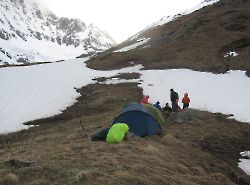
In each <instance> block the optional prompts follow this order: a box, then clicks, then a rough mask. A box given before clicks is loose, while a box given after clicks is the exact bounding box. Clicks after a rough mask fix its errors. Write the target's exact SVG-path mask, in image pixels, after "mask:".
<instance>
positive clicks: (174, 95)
mask: <svg viewBox="0 0 250 185" xmlns="http://www.w3.org/2000/svg"><path fill="white" fill-rule="evenodd" d="M170 100H171V102H172V111H173V112H177V111H178V110H179V105H178V101H179V95H178V93H177V92H175V91H174V89H170Z"/></svg>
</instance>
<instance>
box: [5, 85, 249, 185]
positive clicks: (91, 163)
mask: <svg viewBox="0 0 250 185" xmlns="http://www.w3.org/2000/svg"><path fill="white" fill-rule="evenodd" d="M79 92H80V93H81V94H82V96H81V97H80V98H79V99H78V102H77V103H76V104H75V105H74V106H72V107H70V108H68V109H67V110H65V111H64V113H63V114H61V115H59V116H55V117H53V118H49V119H42V120H38V121H35V122H33V124H40V126H39V127H33V128H30V129H28V130H24V131H21V132H18V133H13V134H9V135H6V136H1V137H0V184H1V185H8V184H20V185H45V184H46V185H47V184H50V185H51V184H58V185H59V184H96V185H99V184H176V185H177V184H178V185H181V184H187V185H189V184H190V185H191V184H192V185H194V184H213V185H214V184H218V185H221V184H225V185H229V184H250V178H249V177H248V176H246V175H244V173H243V172H242V171H241V170H240V169H239V168H238V167H237V160H238V157H239V152H240V151H242V150H245V149H247V150H250V139H249V138H248V136H249V135H250V126H249V125H247V124H244V123H238V122H236V121H234V120H228V119H226V117H225V116H223V115H220V114H211V113H208V112H199V111H197V112H196V114H195V115H197V117H196V119H192V120H191V121H190V122H188V123H183V124H177V123H174V122H173V121H171V119H166V121H165V123H164V124H163V125H162V127H163V131H164V132H163V135H160V136H153V137H146V138H138V137H132V138H130V139H129V140H126V141H124V142H122V143H121V144H116V145H109V144H107V143H105V142H92V141H90V139H88V138H87V137H83V136H82V135H83V131H82V129H81V126H80V124H79V120H80V119H81V120H82V121H83V122H84V126H85V129H86V131H87V133H88V134H89V135H91V134H93V133H95V132H96V131H98V130H100V129H101V128H103V127H107V126H108V125H109V124H110V123H111V120H112V118H113V117H114V116H115V115H116V114H117V113H118V112H119V111H120V109H121V108H122V106H123V105H125V104H126V103H127V102H130V101H138V100H139V99H140V97H141V95H142V90H141V89H140V88H138V87H137V84H133V83H127V84H116V85H101V84H94V85H89V86H87V87H84V88H83V89H80V90H79ZM167 98H168V97H167ZM10 159H19V160H35V161H37V165H34V166H30V167H23V168H17V167H14V166H12V165H9V164H6V163H4V161H8V160H10Z"/></svg>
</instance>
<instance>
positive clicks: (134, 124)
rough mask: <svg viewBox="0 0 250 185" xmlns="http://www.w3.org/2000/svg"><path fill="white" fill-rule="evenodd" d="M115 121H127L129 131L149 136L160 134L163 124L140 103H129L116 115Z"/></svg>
mask: <svg viewBox="0 0 250 185" xmlns="http://www.w3.org/2000/svg"><path fill="white" fill-rule="evenodd" d="M115 123H126V124H127V125H128V126H129V132H133V133H134V134H135V135H137V136H148V135H155V134H159V133H160V131H161V126H160V125H159V123H158V122H157V121H156V120H155V119H154V117H153V116H152V115H151V113H150V112H149V111H148V110H147V109H146V108H144V107H143V106H142V105H141V104H139V103H129V104H128V105H127V106H125V107H124V108H123V110H122V111H121V112H120V114H118V115H117V116H116V118H115V119H114V121H113V124H115Z"/></svg>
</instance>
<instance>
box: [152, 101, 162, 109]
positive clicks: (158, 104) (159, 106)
mask: <svg viewBox="0 0 250 185" xmlns="http://www.w3.org/2000/svg"><path fill="white" fill-rule="evenodd" d="M153 106H154V107H156V108H157V109H158V110H159V111H162V108H161V105H160V102H159V101H157V102H156V103H155V104H154V105H153Z"/></svg>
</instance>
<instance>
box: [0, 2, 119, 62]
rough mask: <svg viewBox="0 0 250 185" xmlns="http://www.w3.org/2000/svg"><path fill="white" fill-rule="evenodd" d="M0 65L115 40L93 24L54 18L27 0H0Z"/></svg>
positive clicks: (98, 47)
mask: <svg viewBox="0 0 250 185" xmlns="http://www.w3.org/2000/svg"><path fill="white" fill-rule="evenodd" d="M0 10H1V11H0V51H1V52H0V65H1V64H23V63H30V62H44V61H56V60H62V59H68V58H74V57H77V56H79V55H81V54H93V53H95V52H99V51H103V50H106V49H108V48H110V47H111V46H113V45H114V44H115V42H114V41H113V39H112V38H111V37H110V36H109V35H108V34H107V33H106V32H103V31H101V30H100V29H99V28H97V27H96V26H95V25H93V24H91V25H89V26H87V25H86V24H85V23H83V22H81V21H80V20H77V19H70V18H58V17H56V16H55V15H54V14H53V13H51V12H49V11H48V10H46V11H45V10H43V9H42V8H40V7H39V6H38V5H36V4H33V3H30V2H29V1H27V0H5V1H0Z"/></svg>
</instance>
